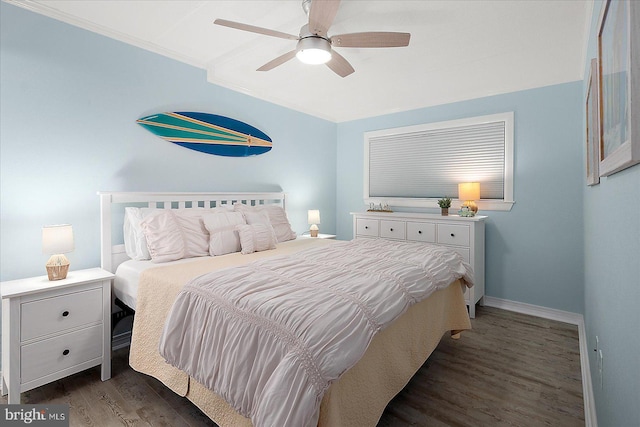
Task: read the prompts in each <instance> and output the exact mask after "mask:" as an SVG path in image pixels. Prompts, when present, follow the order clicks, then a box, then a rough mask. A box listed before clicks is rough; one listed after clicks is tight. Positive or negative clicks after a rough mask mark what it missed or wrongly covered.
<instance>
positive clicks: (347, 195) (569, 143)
mask: <svg viewBox="0 0 640 427" xmlns="http://www.w3.org/2000/svg"><path fill="white" fill-rule="evenodd" d="M523 78H526V76H523ZM506 111H514V112H515V142H514V146H515V148H514V149H515V162H514V163H515V164H514V168H515V180H514V197H515V201H516V203H515V205H514V206H513V209H512V210H511V211H510V212H496V211H487V212H482V213H483V214H486V215H488V216H489V220H488V222H487V226H486V294H487V295H490V296H493V297H497V298H503V299H508V300H512V301H520V302H525V303H528V304H535V305H541V306H545V307H550V308H555V309H560V310H566V311H570V312H576V313H582V312H583V301H584V299H583V298H584V296H583V279H584V277H583V251H582V245H583V239H582V233H583V230H582V210H581V207H582V195H583V194H582V191H583V189H582V186H583V181H584V180H583V179H582V145H583V144H582V125H583V124H582V115H583V113H582V83H581V82H575V83H568V84H562V85H557V86H550V87H544V88H539V89H532V90H527V91H522V92H515V93H510V94H506V95H498V96H492V97H487V98H481V99H474V100H471V101H464V102H459V103H454V104H447V105H442V106H436V107H431V108H424V109H419V110H414V111H409V112H404V113H397V114H391V115H385V116H381V117H375V118H370V119H364V120H358V121H353V122H348V123H340V124H339V125H338V148H337V149H338V163H337V174H338V180H337V187H336V188H337V231H338V235H339V238H342V239H348V238H350V237H351V235H352V218H351V216H350V215H349V212H353V211H362V210H363V209H365V208H366V207H365V206H364V204H363V146H364V141H363V132H366V131H371V130H377V129H385V128H393V127H400V126H408V125H415V124H420V123H430V122H438V121H445V120H454V119H460V118H465V117H473V116H481V115H486V114H495V113H501V112H506Z"/></svg>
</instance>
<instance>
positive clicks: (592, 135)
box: [585, 58, 600, 185]
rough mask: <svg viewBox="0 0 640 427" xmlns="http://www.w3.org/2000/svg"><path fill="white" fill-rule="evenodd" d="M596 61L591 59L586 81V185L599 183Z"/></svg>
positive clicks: (598, 114) (598, 111) (598, 112)
mask: <svg viewBox="0 0 640 427" xmlns="http://www.w3.org/2000/svg"><path fill="white" fill-rule="evenodd" d="M598 92H599V90H598V60H597V59H596V58H593V59H592V60H591V66H590V67H589V80H588V81H587V99H586V101H585V112H586V121H585V123H586V125H587V126H586V139H587V150H586V152H587V185H596V184H599V183H600V174H599V170H600V168H599V163H600V104H599V96H598Z"/></svg>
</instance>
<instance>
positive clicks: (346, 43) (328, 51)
mask: <svg viewBox="0 0 640 427" xmlns="http://www.w3.org/2000/svg"><path fill="white" fill-rule="evenodd" d="M338 6H340V0H302V8H303V9H304V11H305V13H306V14H307V15H308V16H309V23H308V24H305V25H303V26H302V28H300V35H299V36H294V35H293V34H287V33H283V32H280V31H275V30H270V29H267V28H262V27H256V26H253V25H248V24H242V23H240V22H234V21H227V20H226V19H216V20H215V21H214V22H213V23H214V24H217V25H222V26H225V27H230V28H235V29H238V30H242V31H250V32H252V33H257V34H263V35H266V36H272V37H278V38H282V39H289V40H297V42H298V45H297V46H296V48H295V49H294V50H292V51H290V52H287V53H285V54H284V55H280V56H278V57H277V58H275V59H273V60H271V61H269V62H267V63H266V64H264V65H263V66H262V67H260V68H258V71H269V70H271V69H273V68H275V67H277V66H278V65H282V64H284V63H285V62H287V61H288V60H290V59H292V58H293V57H294V56H295V57H297V58H298V59H299V60H300V61H302V62H304V63H307V64H327V66H328V67H329V68H330V69H331V70H332V71H333V72H335V73H336V74H338V75H339V76H340V77H346V76H348V75H349V74H351V73H353V72H354V71H355V70H354V69H353V67H352V66H351V64H349V62H348V61H347V60H346V59H345V58H344V57H343V56H342V55H340V54H339V53H338V52H336V51H335V50H334V49H332V47H359V48H367V47H402V46H408V45H409V39H410V38H411V34H409V33H395V32H382V31H375V32H364V33H350V34H338V35H334V36H331V37H329V36H328V35H327V32H328V31H329V27H331V23H332V22H333V19H334V18H335V16H336V13H337V12H338Z"/></svg>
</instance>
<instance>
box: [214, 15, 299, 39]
mask: <svg viewBox="0 0 640 427" xmlns="http://www.w3.org/2000/svg"><path fill="white" fill-rule="evenodd" d="M213 23H214V24H216V25H222V26H223V27H229V28H235V29H237V30H242V31H249V32H252V33H258V34H263V35H265V36H271V37H278V38H281V39H289V40H298V39H299V37H298V36H294V35H292V34H287V33H283V32H280V31H276V30H270V29H268V28H262V27H255V26H253V25H248V24H242V23H240V22H234V21H227V20H226V19H216V20H215V21H213Z"/></svg>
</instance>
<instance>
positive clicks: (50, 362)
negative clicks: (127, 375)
mask: <svg viewBox="0 0 640 427" xmlns="http://www.w3.org/2000/svg"><path fill="white" fill-rule="evenodd" d="M113 277H114V275H113V274H111V273H109V272H108V271H105V270H102V269H100V268H92V269H89V270H78V271H70V272H69V273H68V275H67V278H66V279H63V280H56V281H49V279H48V278H47V276H40V277H33V278H29V279H22V280H13V281H10V282H2V283H0V293H2V370H3V373H2V394H3V395H5V394H7V393H9V398H8V403H20V393H22V392H25V391H27V390H31V389H32V388H36V387H39V386H41V385H44V384H47V383H50V382H52V381H55V380H58V379H60V378H64V377H66V376H68V375H71V374H74V373H76V372H80V371H83V370H85V369H87V368H90V367H92V366H96V365H102V370H101V378H102V381H105V380H108V379H109V378H111V280H112V279H113Z"/></svg>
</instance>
